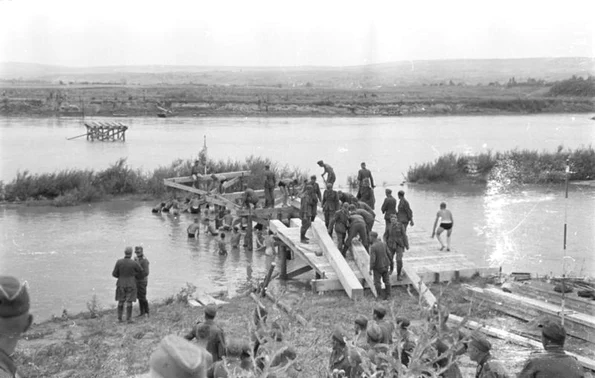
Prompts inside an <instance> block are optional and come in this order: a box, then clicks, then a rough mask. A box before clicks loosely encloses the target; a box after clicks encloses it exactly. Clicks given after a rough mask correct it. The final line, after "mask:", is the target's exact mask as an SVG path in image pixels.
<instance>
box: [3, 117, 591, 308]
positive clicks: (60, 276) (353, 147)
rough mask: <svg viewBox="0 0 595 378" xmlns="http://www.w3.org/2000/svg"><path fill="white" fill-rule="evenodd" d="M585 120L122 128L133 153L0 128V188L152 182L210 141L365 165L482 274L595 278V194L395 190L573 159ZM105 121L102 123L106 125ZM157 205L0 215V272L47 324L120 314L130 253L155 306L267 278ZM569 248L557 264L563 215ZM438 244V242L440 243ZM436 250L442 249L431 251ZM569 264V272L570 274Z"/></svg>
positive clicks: (343, 169)
mask: <svg viewBox="0 0 595 378" xmlns="http://www.w3.org/2000/svg"><path fill="white" fill-rule="evenodd" d="M589 118H590V116H589V115H585V114H563V115H531V116H477V117H427V118H423V117H419V118H187V119H185V118H168V119H157V118H130V119H128V118H126V119H118V120H119V121H123V122H125V123H127V124H128V125H130V129H129V131H128V132H127V140H126V142H125V143H121V142H115V143H114V142H111V143H107V142H103V143H101V142H87V141H86V140H85V139H84V138H80V139H75V140H71V141H67V140H66V138H67V137H72V136H76V135H78V134H82V133H84V131H85V130H84V128H83V127H82V126H81V123H80V120H78V119H73V118H70V119H69V118H66V119H65V118H62V119H57V118H50V119H43V118H41V119H40V118H35V119H33V118H32V119H27V118H2V119H0V148H1V149H0V156H1V157H2V159H1V160H2V162H1V166H0V179H1V180H3V181H5V182H7V181H10V180H11V179H12V178H14V176H15V175H16V172H17V171H19V170H20V171H23V170H29V171H31V172H33V173H38V172H53V171H56V170H61V169H65V168H92V169H104V168H106V167H108V166H109V165H110V164H112V163H114V162H115V161H116V160H117V159H119V158H121V157H126V158H127V159H128V163H129V165H130V166H132V167H134V168H141V169H144V170H151V169H153V168H155V167H158V166H160V165H168V164H169V163H170V162H172V161H173V160H175V159H177V158H193V157H196V155H197V154H198V151H199V150H200V149H201V148H202V144H203V137H204V136H205V135H206V137H207V144H208V147H209V156H211V157H213V158H216V159H228V158H229V159H243V158H245V157H246V156H249V155H260V156H265V157H270V158H271V159H272V160H273V161H277V162H281V163H283V164H288V165H289V166H295V167H299V168H302V169H305V170H308V171H309V172H311V173H317V174H319V173H320V169H319V167H318V166H317V165H316V161H317V160H319V159H324V160H325V161H327V162H329V163H330V164H331V165H333V167H334V168H335V171H336V173H337V177H338V184H339V185H345V184H346V178H347V176H349V175H354V174H356V173H357V170H358V169H359V163H360V162H362V161H365V162H366V163H367V165H368V167H369V168H370V169H371V170H372V172H373V174H374V178H375V181H376V184H377V188H376V198H377V208H379V207H380V205H381V203H382V199H383V197H384V188H385V187H391V188H393V189H395V191H396V190H398V189H401V188H402V189H404V190H405V191H406V193H407V194H406V197H407V198H408V200H409V201H410V203H411V206H412V208H413V212H414V218H415V222H416V225H415V227H419V228H422V229H424V230H427V232H428V238H429V237H430V233H431V227H432V224H433V221H434V217H435V214H436V211H437V210H438V205H439V203H440V202H442V201H445V202H447V204H448V208H450V209H451V210H452V211H453V214H454V217H455V222H456V226H455V229H454V232H453V248H454V250H455V251H457V252H460V253H465V254H466V255H467V256H468V257H469V258H470V259H471V260H473V261H474V262H476V263H477V264H478V265H482V266H488V265H489V266H502V267H503V270H504V271H505V272H511V271H530V272H533V273H539V274H549V273H554V274H561V273H562V272H563V271H564V270H565V271H566V272H567V273H572V274H576V275H591V276H593V275H595V257H594V251H595V188H594V187H589V186H577V185H571V187H570V192H569V199H568V200H564V192H563V189H564V188H563V187H562V186H559V185H549V186H527V187H523V188H520V189H516V190H506V188H504V189H503V190H499V191H492V190H487V189H486V188H484V187H481V186H462V185H456V186H453V185H441V186H436V185H430V186H419V185H410V186H407V185H405V186H404V187H401V186H399V184H400V183H401V181H402V179H403V176H402V174H406V172H407V169H408V167H409V166H412V165H414V164H416V163H422V162H426V161H431V160H433V159H435V158H436V157H437V156H439V155H440V154H442V153H446V152H451V151H453V152H456V153H471V154H475V153H479V152H482V151H486V150H488V149H491V150H493V151H504V150H508V149H511V148H520V149H523V148H528V149H539V150H542V149H545V150H548V151H553V150H555V149H556V147H557V146H558V145H561V144H562V145H564V146H565V147H570V148H576V147H580V146H583V145H588V144H590V143H592V141H594V140H595V122H593V121H591V120H589ZM100 121H101V120H100ZM152 205H153V204H152V203H146V202H134V201H133V202H126V201H121V200H116V201H112V202H103V203H97V204H90V205H82V206H76V207H71V208H53V207H24V206H5V207H1V208H0V225H1V228H2V231H1V233H2V235H1V237H0V273H10V274H14V275H17V276H19V277H22V278H24V279H27V280H28V282H29V284H30V286H31V288H32V296H33V301H34V307H33V311H34V313H35V314H36V315H38V316H39V317H41V318H47V317H49V316H50V315H51V314H56V315H58V314H60V313H61V311H62V309H64V308H65V309H68V311H79V310H83V309H85V303H86V302H87V301H89V300H90V299H91V297H92V296H93V295H94V294H95V295H97V298H98V299H99V301H100V303H101V304H102V305H104V306H108V305H110V306H111V305H112V304H114V303H115V302H113V295H114V289H115V279H113V278H112V277H111V270H112V269H113V265H114V263H115V261H116V260H117V259H118V258H120V257H121V256H122V252H123V249H124V247H125V246H127V245H131V246H133V245H143V246H144V249H145V253H146V255H147V257H148V258H149V260H150V261H151V275H150V280H149V299H154V298H162V297H165V296H168V295H171V294H173V293H175V292H176V291H178V290H179V289H180V288H181V287H183V286H185V284H186V282H190V283H193V284H194V285H196V286H197V287H198V288H199V289H198V290H199V291H206V292H209V291H218V290H230V291H231V292H234V291H236V290H237V289H238V288H240V287H241V286H242V285H243V284H244V283H245V282H246V281H248V280H250V279H252V278H259V277H262V276H263V275H264V271H263V265H264V256H263V254H262V252H258V251H256V252H253V253H247V252H245V251H244V250H243V249H242V250H240V251H232V252H230V254H229V256H227V257H220V256H219V255H218V254H217V252H216V239H215V238H213V237H211V236H207V235H206V233H204V232H203V233H202V234H201V236H200V237H199V239H198V241H188V240H187V239H186V236H185V230H186V227H187V226H188V224H189V223H190V222H191V221H192V218H191V216H189V215H182V216H181V217H180V218H174V217H172V216H169V215H162V216H156V215H153V214H151V212H150V208H151V207H152ZM566 211H567V214H568V215H567V223H568V245H567V250H566V256H567V258H566V259H564V260H563V259H562V256H563V255H564V251H563V241H562V239H563V225H564V214H565V212H566ZM436 243H437V242H436ZM436 245H437V246H438V244H436ZM562 261H565V264H563V263H562Z"/></svg>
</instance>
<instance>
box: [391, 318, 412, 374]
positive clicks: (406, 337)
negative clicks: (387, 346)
mask: <svg viewBox="0 0 595 378" xmlns="http://www.w3.org/2000/svg"><path fill="white" fill-rule="evenodd" d="M396 323H397V332H398V333H399V340H400V345H399V346H400V347H401V352H402V354H401V355H400V356H399V348H398V346H395V349H394V352H393V356H394V357H395V359H397V360H398V361H401V363H402V364H403V365H405V366H409V362H410V361H411V354H412V353H413V349H415V340H414V336H413V334H412V333H411V331H409V325H410V324H411V322H410V321H409V319H406V318H401V317H399V318H397V319H396Z"/></svg>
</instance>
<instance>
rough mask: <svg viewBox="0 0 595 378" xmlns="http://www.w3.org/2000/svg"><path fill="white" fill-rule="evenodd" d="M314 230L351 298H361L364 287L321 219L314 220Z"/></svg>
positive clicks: (325, 254) (324, 252) (323, 250)
mask: <svg viewBox="0 0 595 378" xmlns="http://www.w3.org/2000/svg"><path fill="white" fill-rule="evenodd" d="M312 232H313V233H314V235H315V236H316V237H317V238H318V241H319V245H320V247H321V249H322V252H323V254H324V256H325V257H326V258H327V259H328V260H329V263H330V264H331V266H332V268H333V270H334V271H335V273H336V274H337V276H338V277H339V280H340V281H341V284H343V288H345V292H346V293H347V295H348V296H349V298H351V299H357V298H361V297H362V296H363V295H364V288H363V287H362V285H361V283H360V282H359V280H358V279H357V277H356V276H355V274H354V273H353V271H352V270H351V267H350V266H349V265H348V264H347V261H345V259H344V258H343V255H341V252H339V249H337V246H336V245H335V243H334V242H333V239H331V237H330V235H329V234H328V231H327V229H326V226H325V225H324V223H323V222H322V221H321V220H320V219H315V220H314V222H312ZM310 242H312V241H310Z"/></svg>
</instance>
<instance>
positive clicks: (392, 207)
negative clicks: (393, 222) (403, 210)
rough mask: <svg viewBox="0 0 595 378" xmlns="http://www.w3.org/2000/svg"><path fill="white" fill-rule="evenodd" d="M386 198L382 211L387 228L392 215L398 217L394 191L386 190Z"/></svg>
mask: <svg viewBox="0 0 595 378" xmlns="http://www.w3.org/2000/svg"><path fill="white" fill-rule="evenodd" d="M386 193H387V195H386V198H385V199H384V202H383V203H382V207H381V208H380V211H382V213H383V214H384V222H385V225H386V227H388V225H389V224H390V217H391V215H393V214H395V215H397V199H396V198H395V197H393V196H392V190H390V189H386Z"/></svg>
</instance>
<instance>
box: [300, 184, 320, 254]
mask: <svg viewBox="0 0 595 378" xmlns="http://www.w3.org/2000/svg"><path fill="white" fill-rule="evenodd" d="M313 197H314V194H313V193H312V186H311V185H306V190H305V192H304V193H303V194H302V198H301V205H300V218H301V220H302V227H301V228H300V242H301V243H304V244H308V243H309V240H310V239H308V238H307V237H306V231H308V229H309V228H310V225H311V224H312V220H311V218H312V203H314V206H316V202H314V201H315V199H314V198H313ZM314 208H316V207H314ZM314 216H316V213H314Z"/></svg>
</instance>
